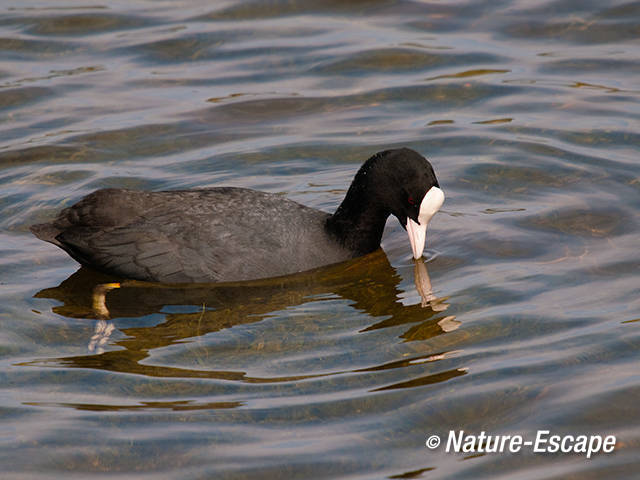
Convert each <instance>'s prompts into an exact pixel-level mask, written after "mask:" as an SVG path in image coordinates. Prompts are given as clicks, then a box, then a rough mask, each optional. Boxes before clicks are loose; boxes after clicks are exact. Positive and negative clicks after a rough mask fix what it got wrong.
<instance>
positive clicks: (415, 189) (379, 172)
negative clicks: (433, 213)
mask: <svg viewBox="0 0 640 480" xmlns="http://www.w3.org/2000/svg"><path fill="white" fill-rule="evenodd" d="M358 177H360V179H361V181H362V183H363V184H366V185H367V187H368V190H370V191H373V192H375V197H371V200H372V201H376V202H378V203H379V204H380V206H381V207H382V208H384V209H386V210H387V211H388V212H389V213H391V214H393V215H394V216H395V217H396V218H397V219H398V220H399V221H400V224H401V225H402V226H403V227H405V228H406V225H407V219H408V218H410V219H411V220H413V221H414V222H419V218H418V217H419V215H420V206H421V204H422V200H423V199H424V197H425V195H426V194H427V192H428V191H429V190H430V189H431V188H432V187H436V188H439V187H440V185H439V184H438V179H437V178H436V174H435V173H434V171H433V167H432V166H431V163H429V161H428V160H427V159H426V158H424V157H423V156H422V155H420V154H419V153H418V152H416V151H414V150H411V149H409V148H398V149H393V150H385V151H383V152H379V153H376V154H375V155H374V156H373V157H371V158H370V159H369V160H367V161H366V162H365V163H364V165H363V166H362V168H360V171H359V172H358V174H357V175H356V178H355V180H354V183H359V182H358V180H360V179H359V178H358Z"/></svg>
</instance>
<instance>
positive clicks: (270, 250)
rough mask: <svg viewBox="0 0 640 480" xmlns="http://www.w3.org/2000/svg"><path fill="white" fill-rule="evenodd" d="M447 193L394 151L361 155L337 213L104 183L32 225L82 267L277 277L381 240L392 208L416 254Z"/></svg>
mask: <svg viewBox="0 0 640 480" xmlns="http://www.w3.org/2000/svg"><path fill="white" fill-rule="evenodd" d="M443 201H444V194H443V192H442V190H440V188H439V185H438V180H437V179H436V176H435V173H434V171H433V168H432V166H431V164H430V163H429V162H428V161H427V160H426V159H425V158H424V157H422V156H421V155H420V154H418V153H417V152H415V151H413V150H410V149H407V148H401V149H395V150H386V151H383V152H379V153H377V154H375V155H374V156H373V157H371V158H370V159H369V160H367V161H366V162H365V163H364V164H363V165H362V167H361V168H360V170H359V171H358V173H357V174H356V176H355V178H354V179H353V182H352V184H351V186H350V187H349V190H348V191H347V194H346V196H345V198H344V200H343V201H342V203H341V204H340V206H339V207H338V209H337V210H336V211H335V213H334V214H333V215H331V214H329V213H326V212H322V211H320V210H316V209H314V208H309V207H306V206H304V205H301V204H299V203H297V202H294V201H292V200H288V199H286V198H283V197H282V196H280V195H276V194H271V193H265V192H259V191H256V190H250V189H246V188H235V187H216V188H208V189H199V190H177V191H164V192H144V191H134V190H123V189H113V188H107V189H102V190H98V191H96V192H94V193H92V194H90V195H87V196H86V197H84V198H83V199H82V200H80V201H79V202H78V203H76V204H74V205H72V206H71V207H68V208H65V209H64V210H62V211H61V212H60V214H59V215H58V217H57V218H56V219H55V220H53V221H52V222H50V223H43V224H39V225H33V226H32V227H31V231H32V232H33V233H34V234H35V235H36V236H37V237H38V238H40V239H42V240H45V241H47V242H50V243H53V244H54V245H56V246H58V247H60V248H62V249H63V250H64V251H65V252H67V253H68V254H69V255H70V256H71V257H73V258H74V259H75V260H76V261H78V262H79V263H81V264H82V265H86V266H89V267H92V268H95V269H97V270H100V271H103V272H106V273H110V274H113V275H116V276H121V277H125V278H130V279H137V280H146V281H156V282H166V283H185V282H190V283H191V282H198V283H200V282H230V281H244V280H252V279H259V278H266V277H276V276H281V275H287V274H291V273H296V272H301V271H305V270H310V269H313V268H316V267H321V266H324V265H329V264H332V263H337V262H342V261H345V260H348V259H350V258H354V257H358V256H362V255H365V254H367V253H370V252H373V251H374V250H376V249H378V248H379V247H380V240H381V238H382V232H383V229H384V226H385V223H386V220H387V218H388V216H389V215H394V216H395V217H396V218H397V219H398V220H399V221H400V224H401V225H402V226H403V227H404V228H405V229H406V230H407V233H408V234H409V240H410V243H411V249H412V251H413V256H414V258H420V257H421V256H422V252H423V250H424V245H425V239H426V229H427V224H428V223H429V221H430V220H431V217H433V215H434V214H435V213H436V212H437V211H438V210H439V209H440V207H441V205H442V203H443Z"/></svg>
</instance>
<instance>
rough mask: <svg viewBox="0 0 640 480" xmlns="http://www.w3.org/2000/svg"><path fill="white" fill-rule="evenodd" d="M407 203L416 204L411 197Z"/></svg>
mask: <svg viewBox="0 0 640 480" xmlns="http://www.w3.org/2000/svg"><path fill="white" fill-rule="evenodd" d="M407 201H408V202H409V204H410V205H415V204H416V201H415V200H414V199H413V197H409V198H408V199H407Z"/></svg>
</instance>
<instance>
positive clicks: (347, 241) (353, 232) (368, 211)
mask: <svg viewBox="0 0 640 480" xmlns="http://www.w3.org/2000/svg"><path fill="white" fill-rule="evenodd" d="M352 187H353V186H352ZM364 193H365V192H364V189H357V188H356V189H354V188H350V189H349V191H348V192H347V195H346V197H345V199H344V200H343V202H342V203H341V204H340V206H339V207H338V209H337V210H336V211H335V213H334V214H333V215H331V216H330V217H329V218H328V219H327V223H326V229H327V231H328V232H329V234H330V235H332V236H333V237H334V238H336V239H337V240H338V242H339V243H340V244H341V245H342V246H343V247H345V248H346V249H348V250H350V251H352V252H353V253H354V256H359V255H364V254H367V253H370V252H373V251H374V250H377V249H378V248H379V247H380V240H382V232H383V230H384V225H385V223H386V221H387V218H388V217H389V212H388V211H387V210H385V209H384V208H382V207H381V206H380V205H378V204H377V202H375V201H372V199H371V198H367V196H366V195H365V194H364Z"/></svg>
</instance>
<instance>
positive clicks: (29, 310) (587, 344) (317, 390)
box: [0, 0, 640, 479]
mask: <svg viewBox="0 0 640 480" xmlns="http://www.w3.org/2000/svg"><path fill="white" fill-rule="evenodd" d="M605 4H606V5H605ZM0 11H1V12H2V14H1V15H0V58H1V59H2V61H1V62H0V87H1V88H0V111H1V112H2V116H1V117H0V118H2V121H1V123H0V192H2V193H1V198H0V209H1V211H2V215H1V216H0V227H1V229H2V230H1V232H0V251H1V252H2V254H1V255H0V272H1V274H0V298H1V306H0V325H1V327H0V359H1V360H0V399H1V403H0V405H1V407H0V412H1V414H0V466H1V470H2V472H3V473H2V478H6V479H26V478H29V479H31V478H42V479H44V478H46V479H53V478H61V479H62V478H64V479H69V478H87V477H89V476H98V475H100V476H101V478H107V477H108V478H123V479H124V478H127V479H130V478H140V479H142V478H150V477H151V476H153V478H154V479H158V478H180V479H203V478H228V479H240V478H243V479H244V478H286V479H295V478H305V479H308V478H351V479H356V478H358V479H360V478H362V479H364V478H367V479H369V478H403V479H409V478H425V479H436V478H458V479H462V478H474V479H475V478H522V479H527V478H531V479H533V478H535V479H539V478H545V479H552V478H553V479H560V478H562V479H564V478H576V479H577V478H580V479H585V478H591V479H600V478H603V477H606V478H636V476H637V474H638V473H637V472H638V470H639V469H640V460H639V458H640V455H639V453H640V448H639V447H640V421H639V418H640V406H639V405H640V402H639V399H640V397H639V395H640V376H639V374H638V360H639V356H638V347H639V345H640V335H639V333H640V301H639V298H640V277H639V275H638V272H639V271H640V269H639V267H640V256H639V254H638V252H639V245H640V243H639V241H638V234H639V230H640V229H639V220H638V208H639V207H640V195H639V193H640V162H639V155H638V151H639V148H638V146H639V145H640V135H639V128H638V127H639V126H640V122H639V120H640V103H639V98H640V43H638V39H639V38H640V3H638V2H624V1H618V2H616V1H614V2H595V1H534V0H523V1H471V0H468V1H457V2H437V1H434V2H431V3H430V2H420V1H413V2H410V1H383V0H380V1H375V0H371V1H358V2H342V1H322V2H317V1H284V0H283V1H263V2H242V1H236V2H234V1H228V2H220V3H217V2H209V1H188V2H187V1H185V2H180V1H164V2H162V1H143V0H130V1H127V2H123V1H109V2H105V3H94V2H92V1H88V2H75V1H71V0H69V1H68V2H63V1H60V0H52V1H48V2H36V1H29V0H27V1H15V2H3V5H2V6H0ZM396 146H409V147H411V148H414V149H416V150H418V151H419V152H421V153H422V154H424V155H426V156H427V157H429V158H430V159H431V161H432V163H433V164H434V167H435V169H436V172H437V174H438V178H439V180H440V184H441V186H442V188H443V189H444V191H445V193H446V195H447V200H446V202H445V205H444V207H443V210H442V211H441V213H439V214H438V215H436V217H435V218H434V220H433V222H432V224H431V227H430V231H429V237H428V240H427V241H428V250H427V256H428V261H427V262H426V268H427V269H428V272H427V271H426V270H421V265H422V264H417V265H415V264H414V262H413V261H412V260H411V255H410V248H409V243H408V241H407V238H406V234H405V232H404V231H403V230H402V228H401V227H400V226H399V225H398V224H397V221H396V220H395V218H392V219H390V221H389V224H388V226H387V230H386V232H385V237H384V242H383V248H384V252H383V251H379V252H376V253H374V254H372V255H369V256H367V257H365V258H362V259H357V260H354V261H351V262H348V263H346V264H341V265H335V266H331V267H328V268H326V269H322V270H320V271H316V272H312V273H308V274H300V275H296V276H293V277H289V278H284V279H277V280H265V281H261V282H253V283H248V284H236V285H224V286H210V287H206V288H205V287H198V288H195V287H192V288H184V289H179V288H165V287H162V286H153V285H145V284H135V283H134V284H126V285H125V286H124V287H123V288H121V289H118V290H113V291H110V292H108V293H107V294H106V297H105V298H106V307H107V308H108V309H109V313H110V318H106V319H99V317H100V316H104V315H102V314H101V313H100V309H99V308H98V307H99V305H98V306H97V307H94V306H92V289H93V287H94V286H95V285H98V284H100V283H104V282H107V281H109V280H110V279H108V278H106V277H103V276H101V275H98V274H96V273H95V272H91V271H88V270H84V269H83V270H79V271H77V272H76V270H77V268H78V266H77V264H76V263H75V262H74V261H73V260H71V259H70V258H69V257H67V256H66V255H65V254H64V253H63V252H61V251H59V250H57V249H56V248H55V247H53V246H51V245H49V244H45V243H43V242H40V241H39V240H37V239H36V238H35V237H33V236H32V235H31V234H30V233H29V232H28V226H29V225H31V224H33V223H37V222H41V221H45V220H47V219H50V218H52V217H53V215H54V214H55V212H57V211H58V210H59V209H60V208H61V207H64V206H66V205H69V204H71V203H72V202H74V201H76V200H78V199H79V198H80V197H81V196H83V195H85V194H87V193H89V192H91V191H92V190H94V189H97V188H100V187H112V186H117V187H130V188H141V189H171V188H191V187H196V186H213V185H237V186H246V187H252V188H257V189H261V190H267V191H271V192H281V193H282V194H284V195H286V196H288V197H290V198H292V199H294V200H297V201H299V202H301V203H304V204H307V205H310V206H313V207H317V208H320V209H325V210H327V211H331V210H333V209H334V208H335V207H336V206H337V204H338V203H339V202H340V201H341V199H342V197H343V195H344V193H345V191H346V188H347V187H348V185H349V182H350V180H351V178H352V176H353V174H354V172H355V171H356V169H357V168H358V167H359V165H360V164H361V162H362V161H364V160H365V159H366V158H368V157H369V156H370V155H372V154H373V153H375V152H376V151H379V150H382V149H385V148H389V147H396ZM429 278H430V284H431V287H432V291H431V293H430V292H429ZM543 429H547V430H551V431H553V432H554V433H556V434H560V435H564V434H574V435H577V434H589V435H592V434H601V435H609V434H611V435H615V436H616V438H617V441H616V446H615V451H614V452H613V453H610V454H605V453H601V454H597V455H595V456H594V457H593V458H591V459H586V458H584V455H579V454H564V455H563V454H549V453H547V454H541V453H533V452H532V451H531V449H525V450H523V451H521V452H520V453H517V454H510V453H503V454H464V453H460V454H454V453H446V452H445V451H444V449H443V448H440V449H436V450H428V449H427V448H426V447H425V439H426V438H427V436H429V435H432V434H438V435H441V436H442V438H443V439H444V438H445V436H446V434H447V432H448V431H449V430H456V431H458V430H464V431H466V432H470V433H476V434H479V433H480V432H481V431H483V430H484V431H486V432H487V433H491V434H511V435H514V434H522V435H523V436H525V437H527V438H532V437H534V436H535V432H536V431H537V430H543Z"/></svg>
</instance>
